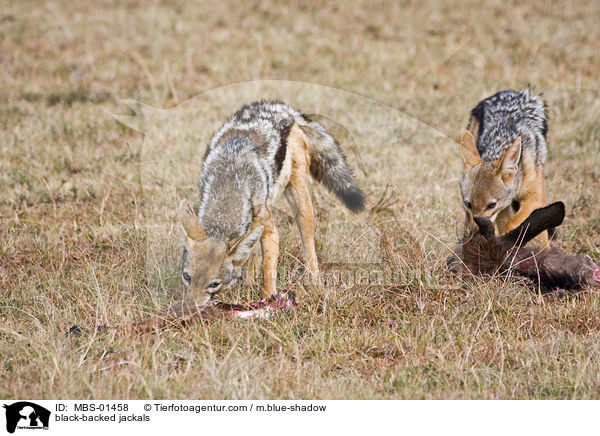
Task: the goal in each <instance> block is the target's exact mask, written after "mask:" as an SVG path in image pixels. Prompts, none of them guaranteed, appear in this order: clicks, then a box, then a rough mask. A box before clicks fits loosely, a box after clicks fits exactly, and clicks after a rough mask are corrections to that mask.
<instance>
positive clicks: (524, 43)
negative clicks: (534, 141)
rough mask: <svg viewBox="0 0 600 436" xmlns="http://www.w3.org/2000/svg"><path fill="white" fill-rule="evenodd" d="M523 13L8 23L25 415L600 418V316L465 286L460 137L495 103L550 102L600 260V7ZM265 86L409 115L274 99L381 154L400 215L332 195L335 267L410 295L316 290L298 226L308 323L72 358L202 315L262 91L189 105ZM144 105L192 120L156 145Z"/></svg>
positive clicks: (563, 303) (91, 11) (553, 129)
mask: <svg viewBox="0 0 600 436" xmlns="http://www.w3.org/2000/svg"><path fill="white" fill-rule="evenodd" d="M509 3H510V2H505V1H497V2H494V1H492V2H488V3H487V4H485V5H482V4H481V2H466V3H465V2H461V3H460V4H458V3H457V4H456V5H448V4H443V3H442V2H439V3H438V2H402V4H401V2H389V3H375V2H362V3H361V2H353V3H352V4H348V5H339V6H334V5H331V4H329V3H326V2H318V1H311V2H304V3H303V6H298V7H291V6H284V5H282V4H280V3H278V2H267V3H265V2H260V3H259V2H256V4H245V3H240V2H229V4H227V2H217V3H215V2H210V3H209V2H206V4H204V5H203V4H193V3H191V2H190V3H187V2H186V3H184V2H154V3H152V4H150V5H149V4H148V3H147V2H135V1H102V2H94V3H93V4H92V3H90V4H77V5H76V4H71V3H69V4H68V6H66V4H65V3H59V2H40V3H39V4H37V5H36V7H32V6H31V4H30V3H25V2H16V1H14V2H8V3H4V4H3V6H2V7H0V83H1V84H2V85H1V87H0V150H1V154H0V168H1V171H0V188H1V190H0V290H1V296H0V355H2V356H3V358H2V362H1V364H2V366H1V367H0V397H2V398H11V397H16V398H150V397H152V398H598V392H600V345H599V344H600V340H599V339H600V298H599V297H598V294H597V293H596V292H590V293H587V294H583V295H581V296H578V297H575V298H569V299H548V298H541V297H539V296H537V295H535V294H532V293H531V292H529V291H528V290H527V289H526V288H524V287H522V286H521V285H519V284H515V283H501V282H499V283H476V284H469V285H462V284H460V283H457V282H455V281H453V280H452V279H451V278H450V277H448V276H447V275H446V274H445V273H444V269H443V265H444V259H445V257H446V256H447V254H448V251H447V250H448V249H447V247H448V246H451V245H452V244H453V243H454V242H455V241H456V236H457V232H458V229H459V226H458V224H459V223H460V221H461V214H462V212H461V210H460V206H459V199H458V188H457V181H458V178H459V173H460V162H459V157H458V154H457V146H456V144H455V143H453V142H452V140H451V139H450V138H456V137H457V136H458V135H459V134H460V133H461V129H462V128H463V127H464V126H465V125H466V121H467V114H468V110H469V109H470V108H471V107H472V106H473V105H474V104H475V103H477V102H478V101H479V100H480V99H481V98H483V97H486V96H488V95H490V94H492V93H493V92H495V91H497V90H500V89H504V88H517V89H519V88H523V87H525V86H527V85H529V84H530V85H531V86H532V87H533V88H534V90H536V91H538V92H544V96H545V100H546V101H547V103H548V106H549V112H550V116H551V121H550V136H549V144H550V147H551V149H550V154H549V159H548V163H547V165H546V180H547V187H548V193H549V199H550V200H559V199H560V200H564V201H565V202H566V203H567V206H568V218H567V220H566V223H565V224H564V225H563V226H562V227H561V229H560V231H559V236H558V243H560V244H561V245H562V246H564V247H565V248H567V249H569V250H572V251H576V252H581V253H587V254H589V255H590V256H592V257H593V258H596V259H600V252H599V251H600V219H599V218H598V216H600V205H599V202H598V180H599V178H600V170H599V168H600V153H598V151H599V149H600V127H599V126H598V114H599V111H600V104H599V97H600V94H599V93H598V90H599V89H600V83H599V80H600V79H599V77H600V74H599V72H600V64H599V63H598V45H597V41H598V40H600V25H599V24H600V7H599V5H598V3H597V2H593V1H590V2H578V3H577V4H573V3H572V2H538V3H531V4H529V3H526V4H522V2H514V4H513V5H511V4H509ZM256 79H286V80H291V81H297V82H309V83H319V84H323V85H327V86H330V87H333V88H338V89H342V90H346V91H351V92H354V93H357V94H360V95H364V96H368V97H370V98H373V99H375V100H378V101H380V102H383V103H385V104H387V105H389V106H391V107H393V108H395V109H390V108H386V107H385V106H378V105H377V104H375V103H372V102H368V101H366V100H361V99H359V98H358V97H356V96H352V95H347V94H344V93H337V92H334V91H331V92H333V94H331V95H330V94H328V92H330V91H326V90H324V89H321V88H311V87H306V88H303V87H302V86H300V88H294V86H295V85H293V84H290V83H287V82H286V83H281V84H280V85H281V86H280V87H278V86H276V85H277V84H273V83H268V84H265V87H264V88H260V91H264V92H265V94H266V95H269V96H280V97H282V98H285V99H286V100H288V101H290V102H291V103H293V104H295V105H298V106H299V107H300V108H301V109H302V110H303V111H305V112H312V113H318V114H321V115H323V116H324V117H326V118H329V119H330V121H329V122H328V124H329V125H330V127H331V128H332V129H335V130H336V131H337V132H338V135H339V136H341V137H343V139H344V141H343V142H344V146H345V147H347V149H351V147H352V144H355V145H356V147H357V153H352V154H353V156H359V157H357V158H354V157H353V158H352V159H351V160H352V162H353V164H354V165H355V166H360V168H361V169H362V170H364V172H361V171H358V173H359V182H360V184H361V185H362V186H364V187H365V188H366V191H367V193H368V195H369V206H375V205H376V204H377V201H378V199H379V198H380V197H381V196H382V195H383V194H384V192H385V190H386V186H387V185H388V184H389V185H391V186H392V188H391V192H392V196H393V198H395V199H397V202H395V203H394V202H393V201H389V202H388V203H390V204H391V205H390V204H388V205H386V204H379V205H378V206H377V207H376V208H375V209H376V210H374V211H373V213H370V214H365V215H363V216H362V217H359V218H352V217H351V216H349V215H348V214H347V213H346V212H345V211H343V210H342V209H341V207H340V206H338V205H337V203H336V202H335V200H333V199H332V197H331V196H330V195H329V194H327V193H326V192H325V191H324V190H323V189H322V188H320V187H316V188H315V189H314V198H315V203H316V208H317V213H318V216H319V223H318V226H319V229H318V247H317V248H318V254H319V256H320V260H321V262H322V263H323V264H331V265H330V267H331V268H334V266H335V265H334V264H336V263H340V262H341V263H343V262H348V261H352V260H356V261H358V262H365V261H368V262H376V263H375V265H370V266H368V268H369V271H370V272H371V273H372V274H374V273H377V274H379V275H378V277H384V278H385V280H383V282H381V283H379V282H376V281H372V282H370V283H369V282H357V281H356V280H354V279H353V278H351V277H349V276H348V274H346V273H347V272H348V270H351V269H352V268H354V267H356V265H354V266H344V267H343V268H345V269H344V270H342V271H343V272H344V273H345V274H341V275H340V277H341V280H338V281H337V282H335V283H334V284H332V283H331V280H333V278H332V274H331V271H329V272H327V271H326V273H327V276H328V277H329V280H330V282H329V284H328V286H326V287H324V288H323V289H321V290H320V291H318V292H315V291H311V290H309V289H308V288H306V287H305V286H304V285H303V284H302V282H301V281H299V280H298V279H297V275H294V274H293V272H294V271H299V270H301V269H302V265H301V262H302V256H301V250H300V245H299V240H298V237H297V231H296V229H295V228H294V226H292V225H291V224H290V220H289V217H288V213H287V211H286V209H285V207H284V206H282V210H281V211H280V212H279V214H278V220H279V226H280V229H281V233H282V250H281V251H282V256H281V260H280V265H279V272H280V275H281V279H280V282H279V286H280V287H281V288H290V289H293V290H294V291H295V292H296V293H297V295H298V299H299V306H298V308H297V310H296V311H295V313H293V314H288V315H285V316H280V317H277V318H276V319H274V320H272V321H251V322H244V321H225V320H219V321H217V322H214V323H211V324H207V325H202V324H199V325H196V326H193V327H190V328H186V329H180V330H178V329H172V330H169V331H165V332H162V333H160V334H156V335H148V336H145V337H141V338H130V337H122V336H119V335H116V334H115V333H113V332H98V333H97V334H95V335H93V334H89V335H84V336H83V337H81V338H78V339H70V340H65V339H63V338H62V335H63V333H64V332H65V330H66V329H67V328H68V327H69V326H70V325H71V324H74V323H78V324H80V325H82V326H88V327H90V326H93V325H94V324H95V323H97V322H101V323H110V324H117V323H123V322H129V321H132V320H136V319H139V318H140V317H142V316H143V315H144V314H147V313H151V312H154V311H157V310H159V309H160V308H163V307H164V306H165V305H166V304H167V301H168V299H169V298H171V297H172V296H173V295H174V294H176V292H177V291H174V290H175V289H179V279H178V274H179V273H178V264H177V263H178V256H179V255H180V248H179V247H178V237H179V233H178V229H177V227H176V226H175V225H174V224H175V216H174V213H173V210H172V209H173V207H174V206H175V204H176V197H177V196H181V195H190V194H189V193H190V192H193V190H192V191H190V190H189V187H190V186H192V187H193V185H194V183H195V182H196V180H197V177H198V171H199V162H200V159H201V155H202V149H203V147H204V144H205V143H206V140H207V138H208V137H209V136H210V133H211V132H212V131H213V130H214V128H215V127H216V126H218V124H219V123H220V122H222V121H223V120H224V118H225V117H226V116H227V115H228V113H229V112H231V110H232V108H234V107H235V105H237V104H238V103H239V101H243V100H244V99H246V98H250V96H253V95H254V93H256V92H257V90H256V89H255V88H253V89H249V88H248V87H246V86H245V85H244V86H238V87H233V88H230V89H229V90H228V89H224V90H222V91H219V92H216V93H213V94H210V95H212V96H213V98H212V99H208V100H202V99H201V98H200V99H194V100H192V102H193V104H190V103H188V104H187V105H186V104H182V103H184V102H185V101H186V100H188V99H190V98H191V97H194V96H196V95H198V94H200V93H201V92H202V91H205V90H209V89H214V88H217V87H220V86H224V85H229V84H231V83H238V82H245V81H248V80H256ZM297 89H299V90H300V91H299V92H298V93H296V92H295V90H297ZM315 89H316V90H317V91H316V92H312V91H313V90H315ZM319 89H320V91H319ZM302 90H305V91H302ZM332 96H333V97H332ZM123 98H135V99H137V100H140V101H142V102H145V103H147V104H150V105H154V106H158V107H164V108H174V107H176V106H178V105H180V104H182V105H180V106H179V108H184V110H174V111H171V112H169V114H168V120H169V122H167V123H148V122H146V124H147V125H146V126H145V127H146V128H149V129H153V130H152V131H151V133H147V134H146V136H145V138H144V137H143V136H142V135H140V134H139V133H137V132H135V131H133V130H131V129H129V128H126V127H124V126H123V125H121V124H119V123H117V122H116V121H115V120H114V119H112V118H111V117H110V116H108V115H107V112H112V113H124V114H131V113H129V112H127V109H126V108H124V107H123V106H121V105H119V104H118V99H123ZM238 100H239V101H238ZM396 109H397V110H396ZM406 114H408V115H410V117H409V116H407V115H406ZM411 117H414V119H417V120H420V121H422V122H423V123H424V124H420V123H414V122H413V121H412V118H411ZM331 120H334V121H335V122H334V121H331ZM336 122H337V125H336ZM171 123H173V124H171ZM428 126H430V127H428ZM439 132H441V133H442V134H443V135H440V134H439ZM444 135H445V136H444ZM142 146H143V147H142ZM153 146H154V147H159V150H169V152H170V153H172V155H169V156H168V158H165V157H164V156H162V161H160V162H161V164H164V165H161V166H156V168H155V169H157V168H158V169H159V170H160V171H158V172H157V173H154V172H152V171H149V170H148V168H145V167H143V165H142V167H140V162H142V163H144V162H148V161H149V159H150V158H151V157H152V156H154V155H152V154H144V153H148V150H154V151H155V152H156V148H152V147H153ZM160 147H163V148H162V149H161V148H160ZM355 152H356V150H355ZM165 183H167V185H165ZM388 194H390V192H388ZM148 223H151V224H158V225H160V226H162V227H160V228H161V232H155V231H148V229H147V227H146V225H147V224H148ZM365 232H366V233H365ZM361 234H367V235H368V236H369V237H364V235H363V237H362V238H361V237H359V236H360V235H361ZM157 247H158V248H157ZM370 255H373V256H374V257H372V256H371V257H370ZM352 256H357V257H356V258H354V257H352ZM357 268H358V269H359V272H364V269H365V267H364V266H362V267H361V266H360V265H359V266H358V267H357ZM324 269H327V268H324ZM391 277H394V280H391ZM254 291H255V289H254V290H252V289H250V290H249V289H244V290H238V291H237V292H234V293H232V294H231V295H228V296H226V298H227V299H231V300H243V299H246V298H249V296H253V297H256V294H252V292H254Z"/></svg>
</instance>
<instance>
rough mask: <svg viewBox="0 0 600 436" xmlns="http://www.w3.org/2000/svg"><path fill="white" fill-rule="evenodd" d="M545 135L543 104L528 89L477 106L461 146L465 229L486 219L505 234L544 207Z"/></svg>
mask: <svg viewBox="0 0 600 436" xmlns="http://www.w3.org/2000/svg"><path fill="white" fill-rule="evenodd" d="M547 130H548V126H547V123H546V112H545V105H544V102H543V101H542V99H541V98H540V97H538V96H531V95H530V94H529V90H525V91H522V92H516V91H501V92H498V93H497V94H495V95H493V96H491V97H489V98H487V99H485V100H483V101H481V102H480V103H479V104H478V105H477V106H475V108H474V109H473V110H472V111H471V119H470V121H469V125H468V127H467V130H466V131H465V132H464V134H463V136H462V140H461V144H460V151H461V155H462V159H463V163H464V166H463V170H464V174H463V178H462V181H461V182H460V189H461V194H462V198H463V206H464V208H465V212H466V222H465V230H468V229H469V228H470V227H473V225H474V222H473V217H474V216H483V217H487V218H489V219H490V220H491V221H492V222H494V225H495V227H496V230H497V231H498V233H499V234H501V235H503V234H505V233H507V232H509V231H511V230H513V229H515V228H517V227H518V226H519V225H520V224H521V223H522V222H523V221H525V219H526V218H527V217H528V216H529V215H530V214H531V212H533V211H534V210H535V209H537V208H540V207H543V206H545V205H546V189H545V187H544V177H543V166H544V162H545V160H546V154H547V145H546V132H547ZM540 243H541V244H542V246H545V245H546V244H547V243H548V233H547V232H544V233H543V234H542V235H540Z"/></svg>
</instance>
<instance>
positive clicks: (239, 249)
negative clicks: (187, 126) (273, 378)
mask: <svg viewBox="0 0 600 436" xmlns="http://www.w3.org/2000/svg"><path fill="white" fill-rule="evenodd" d="M309 174H310V175H312V177H313V178H315V179H316V180H318V181H320V182H321V183H322V184H323V185H325V187H326V188H327V189H328V190H330V191H331V192H333V193H334V194H335V195H336V196H337V197H338V198H339V199H340V200H341V201H342V202H343V203H344V205H345V206H346V207H347V208H348V209H350V210H351V211H352V212H355V213H358V212H360V211H362V210H363V209H364V205H365V196H364V194H363V192H362V190H361V189H360V188H359V187H358V186H357V185H356V183H355V181H354V177H353V176H352V172H351V171H350V169H349V167H348V165H347V163H346V161H345V159H344V156H343V154H342V152H341V151H340V149H339V147H338V143H337V142H336V140H335V139H334V138H333V137H332V136H331V135H330V134H329V133H327V131H326V130H325V128H324V127H323V126H322V125H321V124H319V123H317V122H315V121H313V120H311V119H310V118H308V117H307V116H305V115H303V114H301V113H300V112H298V111H297V110H295V109H293V108H291V107H290V106H288V105H286V104H284V103H281V102H268V101H259V102H255V103H252V104H249V105H246V106H243V107H242V108H241V109H239V110H238V111H237V112H236V113H235V114H234V115H233V116H232V117H231V119H230V120H229V121H227V122H226V123H225V124H224V125H223V126H222V127H221V129H220V130H219V131H218V132H217V133H216V134H215V135H214V136H213V137H212V139H211V141H210V144H209V147H208V150H207V152H206V155H205V157H204V164H203V168H202V173H201V177H200V196H201V201H200V206H199V209H198V212H197V214H196V213H195V212H194V210H193V209H192V207H191V205H190V204H189V202H188V201H187V200H182V202H181V204H180V206H179V216H180V220H181V225H182V227H183V229H184V231H185V235H186V238H185V248H184V251H183V264H182V276H181V277H182V280H183V283H184V286H185V288H186V296H187V298H192V299H194V300H195V301H196V304H199V305H202V304H204V303H207V302H209V301H210V300H211V298H212V297H214V295H215V294H216V293H218V292H220V291H223V290H226V289H229V288H230V287H232V286H233V285H234V284H235V283H236V282H237V281H238V280H239V279H240V277H241V275H242V267H243V265H244V264H245V263H246V261H247V260H248V258H249V256H250V254H251V252H252V251H253V247H254V246H255V245H256V244H257V242H258V241H260V245H261V248H262V255H263V266H262V275H263V284H262V289H263V296H264V297H269V296H270V295H271V294H273V293H274V292H275V283H276V279H277V271H276V267H277V258H278V256H279V234H278V232H277V229H276V228H275V223H274V220H273V215H272V213H271V206H272V205H273V203H274V202H275V200H276V199H277V198H278V197H280V196H281V194H282V193H283V194H285V197H286V199H287V200H288V202H289V203H290V206H291V208H292V210H293V211H294V213H295V215H296V223H297V224H298V228H299V229H300V236H301V240H302V245H303V249H304V255H305V258H306V260H307V264H308V265H307V266H308V270H309V273H310V276H311V279H312V280H313V281H317V280H318V275H319V265H318V263H317V256H316V253H315V241H314V235H313V233H314V214H313V206H312V202H311V198H310V193H309V189H308V183H309V180H308V177H309Z"/></svg>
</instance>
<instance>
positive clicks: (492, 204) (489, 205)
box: [487, 201, 497, 210]
mask: <svg viewBox="0 0 600 436" xmlns="http://www.w3.org/2000/svg"><path fill="white" fill-rule="evenodd" d="M496 204H497V202H495V201H492V202H491V203H489V204H488V205H487V210H492V209H493V208H495V207H496Z"/></svg>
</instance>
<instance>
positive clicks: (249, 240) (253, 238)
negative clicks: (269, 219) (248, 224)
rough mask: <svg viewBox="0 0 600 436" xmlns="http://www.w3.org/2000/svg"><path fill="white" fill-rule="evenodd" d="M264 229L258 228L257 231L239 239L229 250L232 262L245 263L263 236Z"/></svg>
mask: <svg viewBox="0 0 600 436" xmlns="http://www.w3.org/2000/svg"><path fill="white" fill-rule="evenodd" d="M263 230H264V227H263V226H258V227H257V228H256V229H254V230H252V231H251V232H249V233H247V234H246V235H244V236H242V237H241V238H239V239H237V240H236V241H235V242H234V243H233V245H232V246H231V247H230V249H229V254H228V256H231V260H232V261H233V262H235V263H239V262H245V261H246V260H247V259H248V257H249V256H250V253H251V252H252V249H253V248H254V245H256V243H257V242H258V240H259V239H260V237H261V236H262V233H263Z"/></svg>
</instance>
